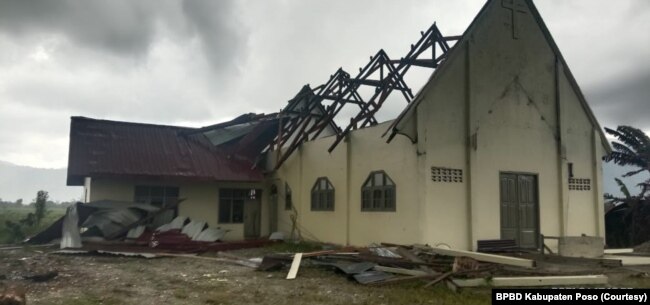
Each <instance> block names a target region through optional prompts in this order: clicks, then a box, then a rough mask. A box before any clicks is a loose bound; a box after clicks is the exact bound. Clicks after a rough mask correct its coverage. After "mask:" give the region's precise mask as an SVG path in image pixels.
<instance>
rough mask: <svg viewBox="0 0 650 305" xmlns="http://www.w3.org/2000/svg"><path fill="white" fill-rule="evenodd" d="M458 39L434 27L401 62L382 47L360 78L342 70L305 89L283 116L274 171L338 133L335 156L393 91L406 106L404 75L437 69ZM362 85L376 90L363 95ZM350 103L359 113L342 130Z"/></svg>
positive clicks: (409, 97) (275, 144)
mask: <svg viewBox="0 0 650 305" xmlns="http://www.w3.org/2000/svg"><path fill="white" fill-rule="evenodd" d="M459 38H460V36H449V37H445V36H443V35H442V33H440V30H439V29H438V27H437V26H436V24H435V23H434V24H433V25H432V26H431V27H430V28H429V29H428V30H427V31H426V32H421V37H420V39H419V40H418V41H417V43H415V44H412V45H411V48H410V50H409V52H408V53H407V54H406V56H404V57H402V58H400V59H397V60H394V59H391V58H390V57H389V56H388V54H387V53H386V52H385V51H384V50H383V49H382V50H379V51H378V52H377V54H375V55H374V56H371V57H370V62H369V63H368V64H367V65H366V66H365V67H363V68H360V69H359V73H358V74H357V75H356V76H355V77H352V76H351V75H350V74H349V73H348V72H346V71H344V70H343V69H341V68H339V69H338V70H337V71H336V72H335V73H334V74H333V75H331V76H330V79H329V80H328V81H327V82H326V83H325V84H323V85H321V86H318V87H316V88H314V89H312V88H311V87H309V85H305V86H304V87H303V88H302V89H301V90H300V92H299V93H298V94H297V95H296V97H294V98H293V99H292V100H290V101H289V104H288V105H287V107H285V108H284V109H283V110H282V111H281V112H280V115H279V119H280V122H279V131H278V134H277V136H276V137H275V138H274V139H273V143H272V144H271V145H270V146H269V148H268V149H272V150H275V151H277V152H278V159H277V162H276V164H275V169H278V168H279V167H280V166H281V165H282V164H283V163H284V161H286V160H287V159H288V158H289V156H291V154H292V153H293V152H294V151H295V150H296V149H297V148H298V147H300V145H301V144H302V143H303V142H306V141H310V140H314V139H316V138H318V137H319V136H326V135H333V136H335V137H336V138H335V140H334V142H333V143H332V145H331V146H330V147H329V149H328V151H329V152H332V151H333V150H334V148H336V146H337V145H338V144H339V143H340V142H341V141H342V140H343V139H344V138H345V137H346V136H347V134H348V133H350V132H351V131H352V130H356V129H358V128H364V127H368V126H373V125H376V124H377V123H378V122H377V119H376V118H375V114H376V113H377V111H379V109H380V108H381V107H382V105H383V104H384V102H385V101H386V99H387V98H388V97H389V95H390V94H391V93H392V92H393V91H399V92H400V94H401V95H402V96H403V97H404V99H405V100H406V102H407V104H408V103H410V102H411V100H412V99H413V98H414V94H413V91H412V90H411V88H409V86H408V85H407V84H406V82H405V81H404V76H405V74H406V73H407V72H408V71H409V69H410V68H411V67H412V66H418V67H425V68H431V69H435V68H436V67H438V65H439V64H440V63H441V62H442V61H443V60H444V59H445V58H446V56H447V53H448V52H449V50H450V46H449V42H450V41H456V40H458V39H459ZM426 54H430V57H429V56H427V55H426ZM362 86H366V87H370V88H374V91H371V92H372V93H370V94H362V90H360V89H361V88H362ZM347 105H354V106H356V108H358V110H357V113H356V115H354V116H353V117H352V118H351V119H350V123H349V124H348V125H347V127H345V129H341V128H339V127H338V126H337V125H336V123H335V122H334V120H335V119H336V118H337V116H339V115H340V114H341V110H342V109H343V108H344V107H345V106H347Z"/></svg>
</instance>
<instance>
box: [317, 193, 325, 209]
mask: <svg viewBox="0 0 650 305" xmlns="http://www.w3.org/2000/svg"><path fill="white" fill-rule="evenodd" d="M326 204H327V192H322V191H321V192H318V209H319V210H323V209H325V205H326Z"/></svg>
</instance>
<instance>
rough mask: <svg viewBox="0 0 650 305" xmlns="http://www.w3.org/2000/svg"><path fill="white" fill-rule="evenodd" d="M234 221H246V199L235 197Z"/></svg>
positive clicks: (233, 206)
mask: <svg viewBox="0 0 650 305" xmlns="http://www.w3.org/2000/svg"><path fill="white" fill-rule="evenodd" d="M232 222H233V223H242V222H244V200H242V199H235V200H233V203H232Z"/></svg>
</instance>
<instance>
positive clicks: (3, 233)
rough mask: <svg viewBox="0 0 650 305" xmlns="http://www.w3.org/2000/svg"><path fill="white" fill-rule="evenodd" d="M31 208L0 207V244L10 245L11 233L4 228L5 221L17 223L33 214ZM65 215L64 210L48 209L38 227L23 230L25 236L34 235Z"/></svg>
mask: <svg viewBox="0 0 650 305" xmlns="http://www.w3.org/2000/svg"><path fill="white" fill-rule="evenodd" d="M33 212H34V208H33V207H28V206H25V207H0V244H7V243H10V242H11V240H12V236H11V232H9V230H8V229H7V228H6V222H7V220H11V221H13V222H17V221H19V220H20V219H23V218H25V217H26V216H27V214H29V213H33ZM63 215H65V209H64V208H50V209H48V210H47V214H46V215H45V218H43V220H42V221H41V224H40V225H36V226H32V227H29V228H26V229H25V235H26V236H33V235H34V234H36V233H38V232H40V231H42V230H43V229H45V228H47V227H49V226H50V225H51V224H52V223H53V222H55V221H56V220H58V219H59V218H61V216H63Z"/></svg>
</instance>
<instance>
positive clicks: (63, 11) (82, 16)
mask: <svg viewBox="0 0 650 305" xmlns="http://www.w3.org/2000/svg"><path fill="white" fill-rule="evenodd" d="M151 4H152V2H151V1H129V0H112V1H95V0H90V1H85V0H84V1H71V0H34V1H24V0H1V1H0V8H1V9H0V28H1V29H2V30H4V31H6V32H8V33H12V34H14V35H24V34H39V33H44V32H47V33H52V32H56V33H58V34H62V35H65V36H66V37H68V38H69V39H71V40H72V41H73V42H74V43H80V44H83V45H88V46H90V47H93V48H99V49H104V50H108V51H112V52H117V53H119V54H121V55H141V54H143V53H146V52H147V50H148V47H149V45H150V43H151V40H152V39H153V36H154V21H155V20H156V15H157V14H158V9H156V5H151Z"/></svg>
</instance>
